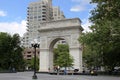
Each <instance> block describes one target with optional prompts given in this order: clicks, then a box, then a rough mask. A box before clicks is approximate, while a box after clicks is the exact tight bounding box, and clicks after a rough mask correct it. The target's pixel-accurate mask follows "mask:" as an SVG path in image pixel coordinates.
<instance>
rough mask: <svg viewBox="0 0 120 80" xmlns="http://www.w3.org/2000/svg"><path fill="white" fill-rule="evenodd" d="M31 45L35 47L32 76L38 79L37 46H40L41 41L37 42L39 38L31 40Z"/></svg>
mask: <svg viewBox="0 0 120 80" xmlns="http://www.w3.org/2000/svg"><path fill="white" fill-rule="evenodd" d="M31 46H32V47H34V50H35V51H34V74H33V76H32V78H33V79H37V75H36V48H39V43H38V42H37V39H34V41H33V42H31Z"/></svg>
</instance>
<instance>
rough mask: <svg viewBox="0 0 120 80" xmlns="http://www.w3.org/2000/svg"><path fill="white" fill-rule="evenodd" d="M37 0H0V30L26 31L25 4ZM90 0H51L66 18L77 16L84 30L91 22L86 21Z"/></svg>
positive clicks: (21, 32) (20, 32)
mask: <svg viewBox="0 0 120 80" xmlns="http://www.w3.org/2000/svg"><path fill="white" fill-rule="evenodd" d="M34 1H38V0H0V32H8V33H10V34H14V33H19V34H20V36H22V35H23V34H24V33H25V32H26V14H27V11H26V10H27V6H28V4H29V3H30V2H34ZM89 2H90V0H53V6H59V7H60V9H61V10H62V11H63V12H64V15H65V16H66V18H76V17H79V18H80V19H81V21H82V26H83V28H84V29H85V31H88V30H89V29H88V26H89V25H91V23H90V22H89V21H88V18H89V16H90V13H89V12H90V10H91V9H93V7H94V5H93V4H89Z"/></svg>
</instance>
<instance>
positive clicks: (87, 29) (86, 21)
mask: <svg viewBox="0 0 120 80" xmlns="http://www.w3.org/2000/svg"><path fill="white" fill-rule="evenodd" d="M91 25H92V23H90V21H89V20H88V19H84V20H83V24H82V27H83V29H84V31H83V32H91V30H90V28H89V26H91Z"/></svg>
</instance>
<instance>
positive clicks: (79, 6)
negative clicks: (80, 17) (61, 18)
mask: <svg viewBox="0 0 120 80" xmlns="http://www.w3.org/2000/svg"><path fill="white" fill-rule="evenodd" d="M90 1H91V0H72V2H74V3H75V4H76V5H73V6H72V7H71V9H70V11H73V12H79V11H84V10H86V9H87V6H88V5H89V4H90Z"/></svg>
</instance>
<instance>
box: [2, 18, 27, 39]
mask: <svg viewBox="0 0 120 80" xmlns="http://www.w3.org/2000/svg"><path fill="white" fill-rule="evenodd" d="M26 29H27V28H26V21H25V20H22V21H21V22H20V23H18V22H1V23H0V32H8V33H10V34H14V33H18V34H19V35H20V36H21V37H22V36H23V34H24V33H25V32H26Z"/></svg>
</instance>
